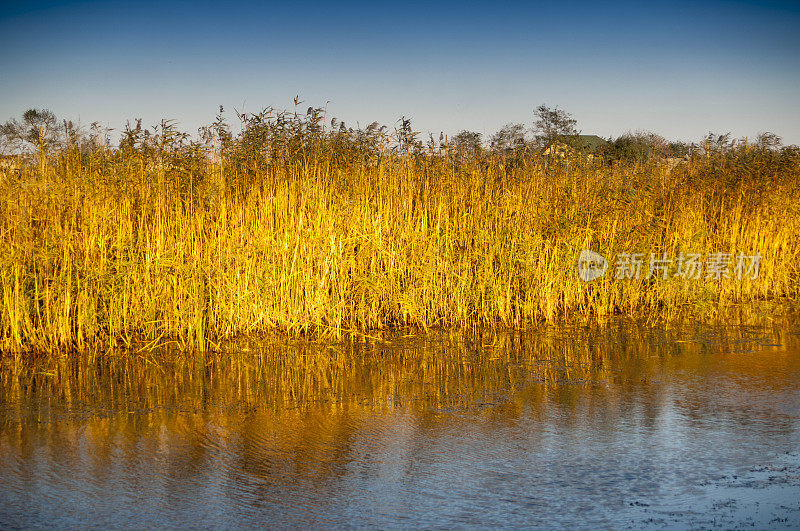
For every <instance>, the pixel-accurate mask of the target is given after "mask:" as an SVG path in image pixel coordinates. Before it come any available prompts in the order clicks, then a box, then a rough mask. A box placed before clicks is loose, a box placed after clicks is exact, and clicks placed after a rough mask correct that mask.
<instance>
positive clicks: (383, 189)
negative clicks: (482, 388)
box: [0, 145, 800, 351]
mask: <svg viewBox="0 0 800 531" xmlns="http://www.w3.org/2000/svg"><path fill="white" fill-rule="evenodd" d="M186 153H188V152H187V151H185V150H184V151H181V152H180V153H178V152H173V153H167V154H166V155H165V152H159V151H147V150H144V149H133V150H129V151H125V150H123V149H120V150H97V151H95V152H92V153H89V154H87V153H85V152H84V153H79V152H77V151H74V150H72V151H71V150H68V149H65V150H64V151H63V152H61V153H52V154H50V157H49V158H48V161H47V163H41V164H39V165H38V166H37V167H35V168H26V169H25V170H24V171H23V173H22V174H21V175H20V176H6V177H5V178H3V179H2V184H0V349H2V350H4V351H26V350H53V349H59V348H77V349H86V348H88V347H90V346H94V347H96V346H97V345H107V346H126V347H136V348H141V347H151V348H154V347H156V346H159V345H164V344H177V345H178V346H180V347H181V348H186V349H207V348H215V347H217V346H219V345H220V344H221V343H222V342H223V341H225V340H227V339H229V338H232V337H237V336H239V337H241V336H242V335H257V334H263V333H268V332H273V331H276V330H277V331H282V332H285V333H287V334H289V335H291V336H298V335H303V334H319V335H334V336H338V335H341V334H347V333H353V332H355V333H369V331H370V330H374V329H385V328H394V327H415V328H421V329H428V328H431V327H464V328H469V327H484V326H490V327H512V328H522V327H525V326H529V325H531V324H534V323H539V322H544V321H553V320H556V319H558V318H561V317H570V316H592V317H593V318H594V317H599V318H603V317H604V316H608V315H611V314H618V313H625V314H631V315H637V316H642V317H654V316H659V317H665V316H677V315H683V314H692V315H695V316H713V314H714V313H715V312H716V311H718V309H719V308H723V307H727V306H730V305H734V304H737V303H743V302H744V303H746V302H751V301H756V300H765V299H776V298H790V299H793V300H794V299H795V298H796V296H797V294H798V287H797V286H798V285H797V279H798V273H799V272H800V266H799V265H798V258H800V256H798V255H799V254H800V239H798V235H800V189H798V188H800V187H799V186H798V178H797V176H798V174H800V171H798V170H799V168H798V164H797V163H796V159H792V160H793V161H794V162H792V161H790V162H788V163H787V162H786V161H785V160H784V159H780V160H781V161H783V162H781V163H780V165H779V157H778V156H777V155H775V156H767V155H768V154H764V153H762V155H763V157H761V158H759V157H758V156H756V155H753V154H748V153H741V154H738V155H737V154H735V153H733V154H731V153H729V154H726V155H720V156H718V157H708V158H702V159H698V160H695V161H693V162H691V163H690V164H688V165H681V166H679V167H678V168H676V169H674V170H672V171H670V170H668V169H667V168H666V167H664V166H659V165H656V164H652V165H646V164H645V165H643V164H633V163H631V164H616V165H615V166H614V167H613V168H612V167H611V166H609V165H607V164H604V163H601V162H598V161H594V162H592V161H586V160H584V159H580V158H575V159H573V160H564V161H555V162H554V161H548V160H545V159H542V158H540V157H538V156H533V155H531V156H526V157H525V158H524V159H522V160H520V159H519V158H518V159H516V160H509V158H508V157H504V156H500V155H497V154H489V155H486V156H482V157H476V158H473V159H471V160H460V161H455V159H453V158H452V157H448V156H444V155H435V154H427V155H425V154H422V155H421V154H419V153H416V154H403V153H395V154H391V153H384V154H383V155H382V156H378V157H374V158H372V159H370V160H368V161H366V162H364V161H358V162H356V161H349V162H348V161H345V162H346V163H341V162H337V160H341V158H342V157H343V156H344V155H342V152H337V151H336V150H335V145H334V148H333V151H331V152H326V154H314V153H310V154H309V153H307V152H305V151H303V152H302V156H297V157H293V158H291V159H282V160H280V161H278V162H276V161H275V160H271V161H267V162H264V161H262V160H259V159H257V158H248V157H247V156H242V155H241V153H239V154H238V155H237V156H234V155H236V154H235V153H234V154H223V156H222V157H221V158H218V159H217V161H216V162H215V163H211V162H209V160H210V159H208V158H207V157H204V156H198V155H197V153H195V154H194V155H191V154H188V155H187V154H186ZM337 157H339V158H337ZM344 158H346V156H344ZM582 249H593V250H595V251H598V252H600V253H601V254H603V255H605V256H606V257H609V258H611V257H613V256H615V255H616V254H617V253H620V252H633V251H639V252H644V253H645V254H646V256H649V253H651V252H653V253H657V254H658V253H662V252H665V253H667V254H668V255H670V256H672V257H676V256H677V255H678V253H679V252H682V251H683V252H699V253H703V254H706V253H710V252H717V251H723V252H733V253H737V252H744V253H745V254H747V255H751V254H755V253H756V252H760V253H761V254H762V255H763V257H764V258H763V261H762V263H761V270H760V275H759V276H758V278H756V279H742V280H739V279H737V278H735V275H733V274H732V275H731V276H732V277H733V278H731V279H726V280H714V279H705V278H701V279H698V280H688V279H676V278H671V279H669V280H654V279H647V278H645V277H646V276H647V275H646V265H645V274H644V275H642V278H640V279H638V280H636V279H633V280H616V279H614V278H613V276H614V275H613V264H612V271H610V272H609V274H607V275H606V276H605V277H604V278H603V279H600V280H596V281H594V282H592V283H584V282H583V281H581V280H580V279H579V278H578V275H577V270H576V261H577V257H578V254H579V253H580V251H581V250H582ZM731 269H732V268H731Z"/></svg>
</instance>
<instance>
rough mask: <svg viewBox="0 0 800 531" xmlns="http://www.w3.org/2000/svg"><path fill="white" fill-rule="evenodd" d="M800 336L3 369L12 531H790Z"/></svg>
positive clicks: (250, 355)
mask: <svg viewBox="0 0 800 531" xmlns="http://www.w3.org/2000/svg"><path fill="white" fill-rule="evenodd" d="M795 323H796V320H794V319H791V318H786V319H781V320H780V321H779V322H777V321H775V320H772V321H770V320H769V319H762V320H761V321H758V322H756V323H753V322H743V321H742V320H739V321H737V322H734V323H725V324H720V325H716V326H708V325H681V326H647V325H644V324H640V323H636V322H631V321H626V320H619V321H615V322H613V323H610V324H608V325H606V326H587V327H583V326H565V327H561V328H551V329H546V330H540V331H536V332H530V333H524V334H500V335H494V334H484V335H483V336H472V335H470V336H468V337H465V336H464V335H457V334H453V335H448V334H442V333H439V334H432V335H427V336H412V337H388V336H387V338H385V339H386V340H384V341H379V340H373V339H367V340H364V341H357V342H354V343H348V344H345V345H342V344H336V345H328V344H319V343H308V342H281V341H270V342H267V343H263V344H250V345H242V346H241V348H238V349H236V350H233V351H231V352H226V353H223V354H213V355H207V356H206V357H205V358H203V359H198V358H196V357H194V356H190V355H186V354H180V353H168V352H159V353H148V354H135V355H132V354H103V355H98V356H67V357H60V358H40V359H37V360H34V361H27V362H24V363H23V362H20V361H16V362H15V361H14V360H13V359H9V358H6V359H5V360H4V365H3V367H2V369H0V383H2V389H1V390H0V527H3V528H8V527H31V526H46V527H86V526H90V527H102V528H105V527H112V526H115V527H128V528H141V527H164V526H166V527H204V528H205V527H230V526H235V527H256V526H279V527H281V526H283V527H296V526H308V525H310V526H317V527H340V526H381V527H403V526H408V527H448V528H449V527H453V526H458V527H471V526H496V525H500V526H543V527H576V526H577V527H596V526H604V527H637V528H638V527H642V526H652V527H711V526H720V527H725V528H730V527H749V526H751V525H755V526H756V527H757V528H775V527H794V528H797V527H798V526H800V336H798V327H797V326H796V324H795Z"/></svg>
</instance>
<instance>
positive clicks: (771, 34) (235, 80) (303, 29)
mask: <svg viewBox="0 0 800 531" xmlns="http://www.w3.org/2000/svg"><path fill="white" fill-rule="evenodd" d="M295 95H299V96H300V98H301V99H302V100H303V101H304V102H305V103H304V104H303V106H302V109H303V111H304V110H305V109H306V108H307V107H308V106H309V105H314V106H324V105H325V104H326V102H330V103H328V116H329V117H331V116H336V117H337V118H339V119H342V120H345V121H346V122H347V124H348V125H355V124H356V122H360V124H361V125H366V124H369V123H371V122H373V121H378V122H380V123H383V124H387V125H392V124H394V123H395V121H396V120H397V119H398V118H399V117H400V116H401V115H405V116H407V117H411V118H412V120H413V124H414V128H415V129H416V130H421V131H424V132H427V131H431V132H435V133H436V135H437V136H438V132H439V131H443V132H445V133H446V134H453V133H456V132H458V131H460V130H462V129H468V130H473V131H479V132H483V133H485V134H490V133H492V132H495V131H497V130H498V129H499V128H500V127H501V126H502V125H503V124H505V123H509V122H516V123H524V124H525V125H528V126H530V125H531V124H532V121H533V114H532V112H533V109H534V108H535V107H536V106H538V105H539V104H541V103H545V104H547V105H549V106H556V105H558V106H559V107H560V108H562V109H564V110H566V111H567V112H569V113H571V114H572V115H573V116H574V117H575V118H576V119H577V120H578V126H579V128H580V129H581V130H582V131H583V132H584V133H587V134H588V133H593V134H599V135H601V136H606V137H607V136H618V135H620V134H622V133H625V132H626V131H635V130H648V131H653V132H656V133H659V134H661V135H663V136H665V137H667V138H668V139H680V140H699V139H700V138H701V137H703V136H704V135H705V134H706V133H708V132H709V131H713V132H716V133H725V132H731V133H732V134H733V136H734V137H739V136H745V135H747V136H753V135H755V134H757V133H759V132H763V131H772V132H775V133H777V134H778V135H780V136H782V137H783V138H784V142H785V143H796V144H800V101H799V96H800V3H796V2H780V1H767V2H743V1H739V2H733V1H726V2H721V1H718V2H686V3H680V2H646V1H637V2H619V3H613V2H606V1H593V2H585V1H580V2H572V1H561V2H547V3H540V4H537V3H534V2H519V3H515V2H512V3H503V2H480V3H479V2H452V1H447V0H440V1H428V2H424V3H414V2H409V1H403V2H398V1H394V2H390V3H386V4H379V3H377V2H374V3H373V2H364V3H357V2H346V1H336V2H330V3H322V2H299V3H297V4H295V5H290V3H289V2H280V3H276V4H270V3H259V2H241V3H238V4H230V5H228V4H222V3H219V4H217V3H204V2H185V3H184V2H174V1H168V0H164V1H160V2H150V1H135V0H134V1H125V2H55V1H54V2H40V3H38V4H37V3H31V2H18V3H7V2H6V3H3V4H2V7H0V121H5V120H6V119H8V118H11V117H18V116H20V115H21V114H22V112H24V111H25V110H26V109H28V108H31V107H40V108H42V107H43V108H49V109H50V110H52V111H54V112H55V113H56V114H57V115H58V116H59V117H64V118H70V119H73V120H80V122H81V123H82V124H83V125H88V124H90V123H91V122H93V121H95V120H97V121H100V122H101V123H103V124H105V125H107V126H109V127H113V128H115V129H117V130H119V129H120V128H122V127H123V126H124V124H125V122H126V121H127V120H129V119H131V120H132V119H134V118H137V117H141V118H143V120H144V124H145V125H152V124H155V123H157V122H158V121H159V120H160V119H161V118H172V119H177V120H178V121H179V123H180V126H181V128H182V129H183V130H186V131H189V132H192V133H194V132H196V129H197V127H198V126H200V125H204V124H208V123H210V122H211V121H213V119H214V115H215V114H216V112H217V108H218V106H219V105H224V106H225V108H226V111H227V115H228V117H229V119H232V118H234V114H233V110H234V109H237V110H240V111H242V110H244V111H247V112H254V111H258V110H260V109H262V108H264V107H267V106H274V107H278V108H291V106H292V103H291V100H292V99H293V98H294V96H295Z"/></svg>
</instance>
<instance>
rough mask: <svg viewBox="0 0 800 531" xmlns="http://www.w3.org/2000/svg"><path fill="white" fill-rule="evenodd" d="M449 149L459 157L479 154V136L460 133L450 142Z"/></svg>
mask: <svg viewBox="0 0 800 531" xmlns="http://www.w3.org/2000/svg"><path fill="white" fill-rule="evenodd" d="M450 147H451V148H452V149H453V151H456V152H458V153H459V154H461V155H474V154H477V153H480V152H481V149H482V148H481V134H480V133H475V132H473V131H461V132H460V133H458V134H457V135H455V136H454V137H453V138H452V139H451V140H450Z"/></svg>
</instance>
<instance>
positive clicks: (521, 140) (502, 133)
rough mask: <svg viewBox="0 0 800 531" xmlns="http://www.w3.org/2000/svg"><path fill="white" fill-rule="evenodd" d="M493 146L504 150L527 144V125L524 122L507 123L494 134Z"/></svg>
mask: <svg viewBox="0 0 800 531" xmlns="http://www.w3.org/2000/svg"><path fill="white" fill-rule="evenodd" d="M491 142H492V147H493V148H495V149H500V150H504V151H508V150H512V149H515V148H518V147H522V146H524V145H525V126H524V125H522V124H506V125H504V126H503V127H502V128H501V129H500V130H499V131H498V132H496V133H495V134H493V135H492V139H491Z"/></svg>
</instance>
